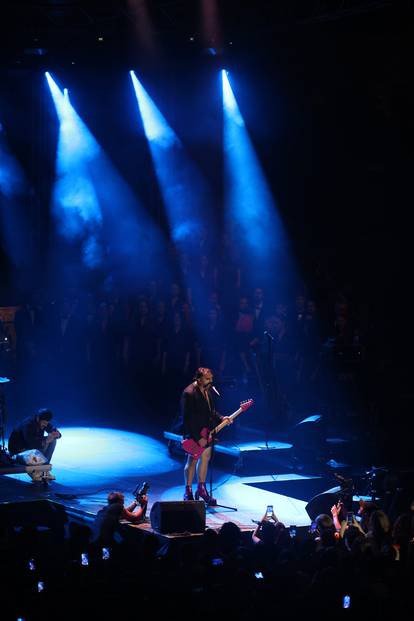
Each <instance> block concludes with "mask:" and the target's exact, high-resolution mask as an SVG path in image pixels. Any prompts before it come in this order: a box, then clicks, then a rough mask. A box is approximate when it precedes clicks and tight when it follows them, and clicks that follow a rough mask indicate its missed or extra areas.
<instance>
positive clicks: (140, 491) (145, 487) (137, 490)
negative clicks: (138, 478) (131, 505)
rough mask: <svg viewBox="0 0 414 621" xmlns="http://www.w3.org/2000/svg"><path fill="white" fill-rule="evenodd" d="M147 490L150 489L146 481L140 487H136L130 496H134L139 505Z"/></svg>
mask: <svg viewBox="0 0 414 621" xmlns="http://www.w3.org/2000/svg"><path fill="white" fill-rule="evenodd" d="M149 488H150V486H149V483H147V482H146V481H145V482H144V483H143V484H142V485H141V486H139V485H137V486H136V488H135V489H134V491H133V492H132V495H133V496H135V500H136V501H137V502H139V503H141V502H142V497H143V496H146V495H147V492H148V490H149Z"/></svg>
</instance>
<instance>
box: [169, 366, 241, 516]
mask: <svg viewBox="0 0 414 621" xmlns="http://www.w3.org/2000/svg"><path fill="white" fill-rule="evenodd" d="M212 386H213V373H212V371H211V369H208V368H205V367H199V368H198V369H197V371H196V373H195V376H194V381H193V382H192V383H191V384H190V385H189V386H187V388H185V389H184V391H183V394H182V397H181V410H182V417H183V437H184V438H191V439H192V440H194V441H195V442H197V443H198V444H199V445H200V446H201V447H203V448H204V447H207V448H205V450H204V451H203V452H202V454H201V456H200V457H199V459H197V458H194V457H193V456H192V455H190V454H189V455H188V456H187V462H186V464H185V467H184V480H185V492H184V500H194V497H193V490H192V483H193V479H194V475H195V471H196V468H197V462H198V468H197V478H198V487H197V491H196V493H195V500H199V499H200V498H202V499H203V500H204V502H206V503H207V504H209V505H215V504H217V501H216V499H215V498H212V497H211V496H210V495H209V494H208V492H207V488H206V478H207V470H208V464H209V461H210V458H211V446H208V444H209V442H208V437H204V435H207V434H206V433H205V430H206V429H207V430H212V429H214V427H215V426H216V425H218V424H219V423H220V422H226V423H227V424H230V423H231V422H232V421H231V420H230V418H229V417H228V416H220V415H219V414H218V413H217V412H216V408H215V404H214V398H213V394H214V393H213V390H214V388H212ZM203 430H204V435H203V434H202V431H203Z"/></svg>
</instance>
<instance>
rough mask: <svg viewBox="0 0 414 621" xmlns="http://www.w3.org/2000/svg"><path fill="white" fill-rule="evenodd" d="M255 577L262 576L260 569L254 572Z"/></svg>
mask: <svg viewBox="0 0 414 621" xmlns="http://www.w3.org/2000/svg"><path fill="white" fill-rule="evenodd" d="M254 577H255V578H263V574H262V572H261V571H256V573H255V574H254Z"/></svg>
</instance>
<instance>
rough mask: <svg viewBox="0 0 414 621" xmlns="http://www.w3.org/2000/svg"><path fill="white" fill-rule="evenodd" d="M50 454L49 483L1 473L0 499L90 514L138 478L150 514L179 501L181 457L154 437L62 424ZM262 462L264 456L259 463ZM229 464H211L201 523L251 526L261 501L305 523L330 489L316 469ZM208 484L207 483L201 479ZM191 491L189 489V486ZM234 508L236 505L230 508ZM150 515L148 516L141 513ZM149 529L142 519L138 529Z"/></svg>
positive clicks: (285, 518)
mask: <svg viewBox="0 0 414 621" xmlns="http://www.w3.org/2000/svg"><path fill="white" fill-rule="evenodd" d="M61 431H62V434H63V438H62V440H61V441H60V442H58V445H57V448H56V451H55V454H54V456H53V460H52V462H53V473H54V474H55V476H56V481H53V482H51V483H50V484H49V485H48V486H47V487H45V486H43V485H41V484H40V485H39V484H34V483H32V481H31V480H30V478H29V476H28V475H27V474H10V475H3V476H1V477H0V502H18V501H24V500H33V499H40V498H43V499H45V498H48V499H50V500H54V501H57V502H60V503H62V504H64V505H65V506H67V507H70V508H72V509H74V510H77V511H81V512H82V513H84V514H85V515H87V516H90V517H93V516H94V515H96V513H97V512H98V511H99V509H100V508H101V507H102V506H103V505H104V504H105V503H106V496H107V494H108V493H109V492H110V491H113V490H118V491H122V492H123V493H124V494H125V497H126V503H128V502H130V501H132V500H133V495H132V492H133V490H134V489H135V487H136V486H137V485H139V484H141V483H143V482H144V481H147V482H148V483H149V484H150V490H149V494H148V495H149V511H150V510H151V506H152V505H153V503H154V502H156V501H171V500H182V494H183V487H184V484H183V466H184V459H185V458H184V454H183V455H176V456H174V455H173V454H171V453H170V452H169V450H168V447H167V443H166V442H165V440H164V439H163V438H162V437H161V433H160V438H159V439H158V438H154V437H150V436H145V435H141V434H137V433H132V432H129V431H121V430H116V429H108V428H98V427H87V428H85V427H68V428H63V429H62V430H61ZM265 463H266V466H267V467H268V465H269V461H268V460H267V461H265ZM228 465H229V467H228V469H227V470H224V469H223V464H222V463H221V464H220V466H221V467H220V469H219V468H218V466H217V465H216V466H215V467H214V468H213V469H212V474H213V493H214V496H215V497H216V498H217V501H218V503H219V504H220V505H224V506H225V507H227V508H225V507H215V508H208V509H207V519H206V526H207V527H208V528H214V529H218V528H220V526H221V525H222V524H223V523H224V522H227V521H232V522H234V523H236V524H237V525H238V526H239V527H240V528H241V529H242V530H252V529H254V528H255V524H254V520H260V519H261V517H262V516H263V514H264V512H265V510H266V506H267V505H273V507H274V511H275V514H276V515H277V517H278V519H279V520H280V521H282V522H283V523H284V524H285V525H286V526H289V525H293V524H294V525H296V526H307V525H309V524H310V518H309V516H308V514H307V512H306V509H305V507H306V504H307V502H308V501H309V500H311V498H312V497H313V496H314V495H315V494H316V493H319V492H322V491H326V490H328V489H329V488H332V487H333V483H332V480H329V479H327V478H326V477H324V476H321V475H320V474H313V473H310V474H309V473H308V474H298V473H294V472H286V471H285V472H284V471H281V470H280V468H278V469H277V471H275V472H271V471H268V472H265V473H263V474H254V475H252V476H245V475H243V476H240V475H239V474H238V472H237V462H236V461H235V462H232V461H231V459H230V458H229V461H228ZM208 483H209V482H208ZM194 488H195V486H194ZM233 509H237V510H236V511H235V510H233ZM148 514H149V513H148ZM142 527H143V528H145V529H148V528H150V526H149V525H148V524H146V525H143V526H142Z"/></svg>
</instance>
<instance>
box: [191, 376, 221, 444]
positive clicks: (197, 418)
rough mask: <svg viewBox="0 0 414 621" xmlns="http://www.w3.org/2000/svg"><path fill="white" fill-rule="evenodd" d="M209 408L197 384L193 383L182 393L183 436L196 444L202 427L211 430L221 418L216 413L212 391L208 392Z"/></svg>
mask: <svg viewBox="0 0 414 621" xmlns="http://www.w3.org/2000/svg"><path fill="white" fill-rule="evenodd" d="M208 394H209V397H210V404H211V409H210V406H209V404H208V402H207V400H206V399H205V397H204V396H203V395H202V393H201V390H200V388H199V386H198V384H197V382H193V383H192V384H190V385H189V386H187V388H185V390H184V391H183V394H182V397H181V411H182V417H183V436H184V437H185V438H192V439H193V440H195V441H196V442H198V440H199V439H200V437H201V430H202V429H203V428H204V427H207V428H208V429H210V430H211V429H213V428H214V427H216V426H217V425H218V424H219V423H220V421H221V420H222V417H221V416H220V415H219V414H218V413H217V412H216V406H215V403H214V398H213V394H212V390H209V393H208Z"/></svg>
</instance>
